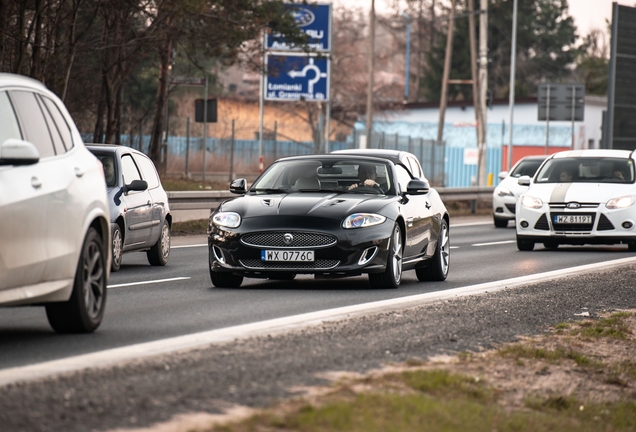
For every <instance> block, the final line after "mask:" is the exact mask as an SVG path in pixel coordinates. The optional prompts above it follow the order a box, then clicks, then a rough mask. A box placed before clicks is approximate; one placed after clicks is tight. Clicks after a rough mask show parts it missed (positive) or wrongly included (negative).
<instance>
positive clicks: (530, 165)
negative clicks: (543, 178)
mask: <svg viewBox="0 0 636 432" xmlns="http://www.w3.org/2000/svg"><path fill="white" fill-rule="evenodd" d="M544 160H545V159H538V160H537V159H530V160H522V161H521V162H519V163H518V164H517V166H516V167H514V169H513V170H512V172H511V173H510V176H511V177H517V178H519V177H521V176H529V177H534V174H535V173H536V172H537V170H538V169H539V167H540V166H541V164H542V163H543V161H544Z"/></svg>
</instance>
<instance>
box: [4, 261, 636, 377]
mask: <svg viewBox="0 0 636 432" xmlns="http://www.w3.org/2000/svg"><path fill="white" fill-rule="evenodd" d="M630 264H636V257H632V258H621V259H617V260H613V261H605V262H599V263H594V264H587V265H582V266H577V267H570V268H566V269H561V270H553V271H549V272H545V273H538V274H533V275H528V276H521V277H516V278H511V279H504V280H500V281H494V282H486V283H481V284H477V285H469V286H465V287H459V288H452V289H448V290H445V291H436V292H431V293H425V294H417V295H413V296H407V297H400V298H394V299H389V300H381V301H376V302H370V303H363V304H358V305H353V306H344V307H339V308H335V309H327V310H322V311H317V312H309V313H305V314H300V315H295V316H289V317H283V318H275V319H271V320H267V321H261V322H255V323H250V324H243V325H238V326H234V327H226V328H222V329H218V330H208V331H203V332H199V333H193V334H189V335H184V336H176V337H172V338H168V339H163V340H157V341H153V342H144V343H140V344H136V345H129V346H125V347H120V348H112V349H108V350H104V351H98V352H93V353H89V354H83V355H79V356H75V357H67V358H64V359H59V360H51V361H47V362H43V363H36V364H32V365H29V366H19V367H14V368H8V369H3V370H0V386H4V385H7V384H9V383H14V382H18V381H29V380H35V379H39V378H44V377H47V376H51V375H56V374H60V373H70V372H74V371H78V370H82V369H87V368H98V367H108V366H112V365H114V364H117V363H122V362H126V361H133V360H138V359H142V358H147V357H151V356H157V355H160V354H168V353H173V352H176V351H181V352H183V351H186V350H193V349H200V348H203V347H206V346H210V345H214V344H219V343H224V342H231V341H234V340H237V339H247V338H249V337H254V336H263V335H275V334H281V333H286V332H289V331H292V330H298V329H302V328H308V327H315V326H318V325H321V324H322V323H324V322H325V321H338V320H343V319H348V318H353V317H357V316H362V315H366V314H369V313H379V312H389V311H395V310H398V309H402V308H407V307H416V306H422V305H425V304H430V303H434V302H438V301H440V300H445V299H449V298H458V297H465V296H470V295H476V294H483V293H486V292H497V291H501V290H504V289H509V288H515V287H518V286H521V285H528V284H533V283H538V282H544V281H546V280H551V279H558V278H563V277H567V276H572V275H581V274H585V273H591V272H594V271H598V270H602V271H608V270H612V269H613V268H616V267H622V266H626V265H630Z"/></svg>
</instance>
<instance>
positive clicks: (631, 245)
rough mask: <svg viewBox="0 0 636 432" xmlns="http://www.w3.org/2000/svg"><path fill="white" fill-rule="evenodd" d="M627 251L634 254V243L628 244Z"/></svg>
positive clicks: (635, 243)
mask: <svg viewBox="0 0 636 432" xmlns="http://www.w3.org/2000/svg"><path fill="white" fill-rule="evenodd" d="M627 250H628V251H630V252H636V242H632V243H628V244H627Z"/></svg>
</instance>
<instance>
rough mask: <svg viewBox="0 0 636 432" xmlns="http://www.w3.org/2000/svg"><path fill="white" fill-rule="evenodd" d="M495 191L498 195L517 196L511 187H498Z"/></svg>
mask: <svg viewBox="0 0 636 432" xmlns="http://www.w3.org/2000/svg"><path fill="white" fill-rule="evenodd" d="M495 193H496V194H497V195H499V196H500V197H502V196H515V195H514V194H513V193H512V192H511V191H510V190H509V189H506V188H502V187H496V188H495Z"/></svg>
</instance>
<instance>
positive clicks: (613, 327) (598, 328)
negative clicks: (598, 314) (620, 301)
mask: <svg viewBox="0 0 636 432" xmlns="http://www.w3.org/2000/svg"><path fill="white" fill-rule="evenodd" d="M631 316H633V314H631V313H628V312H617V313H615V314H612V315H611V316H609V317H607V318H602V319H600V320H598V321H583V322H581V323H580V324H579V326H580V327H581V328H580V329H574V330H572V331H571V334H572V335H580V336H583V337H587V338H606V337H607V338H614V339H623V340H625V339H627V338H628V337H629V336H630V335H631V334H632V332H631V330H630V329H629V326H628V325H627V324H626V323H625V318H628V317H631Z"/></svg>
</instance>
